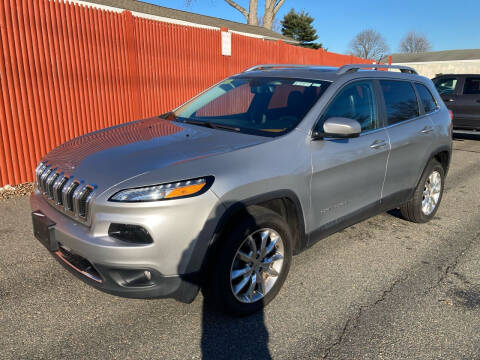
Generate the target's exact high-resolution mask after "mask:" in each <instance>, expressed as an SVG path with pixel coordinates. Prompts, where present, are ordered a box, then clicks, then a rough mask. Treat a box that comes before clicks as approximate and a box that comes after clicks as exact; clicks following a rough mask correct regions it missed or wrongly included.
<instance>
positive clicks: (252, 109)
mask: <svg viewBox="0 0 480 360" xmlns="http://www.w3.org/2000/svg"><path fill="white" fill-rule="evenodd" d="M329 85H330V82H327V81H321V80H308V79H278V78H267V77H262V78H247V77H245V78H243V77H242V78H239V77H237V78H230V79H226V80H224V81H222V82H221V83H220V84H218V85H217V86H215V87H213V88H211V89H210V90H208V91H206V92H205V93H203V94H202V95H200V96H199V97H197V98H194V99H193V100H191V101H189V102H187V103H186V104H185V105H183V106H181V107H180V108H179V109H177V110H176V111H175V116H176V117H177V120H178V121H184V122H187V121H192V122H195V123H197V124H198V123H199V122H202V123H208V124H207V125H209V126H212V127H215V125H225V126H228V127H234V128H235V129H238V130H239V131H241V132H245V133H250V134H256V135H264V136H278V135H281V134H284V133H286V132H288V131H290V130H292V129H293V128H295V127H296V126H297V125H298V123H300V121H302V119H303V117H304V116H305V115H306V114H307V112H308V111H309V110H310V108H311V107H312V106H313V104H315V102H316V101H317V100H318V99H319V97H320V96H321V95H322V94H323V92H324V91H325V90H326V89H327V87H328V86H329ZM219 128H220V129H222V128H221V127H219Z"/></svg>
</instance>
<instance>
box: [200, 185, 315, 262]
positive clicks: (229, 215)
mask: <svg viewBox="0 0 480 360" xmlns="http://www.w3.org/2000/svg"><path fill="white" fill-rule="evenodd" d="M251 206H259V207H264V208H267V209H270V210H272V211H274V212H275V213H277V214H279V215H280V216H282V217H283V218H284V219H285V221H286V222H287V224H288V225H289V227H290V229H291V231H292V234H291V235H292V237H293V241H294V244H293V253H294V254H298V253H299V252H301V251H302V250H303V249H305V248H306V245H307V236H306V232H305V217H304V212H303V209H302V205H301V203H300V200H299V198H298V196H297V195H296V194H295V193H294V192H293V191H291V190H287V189H285V190H277V191H272V192H269V193H265V194H262V195H257V196H253V197H251V198H248V199H244V200H241V201H236V202H232V203H227V204H225V207H226V210H225V212H224V213H223V214H222V216H221V217H220V219H219V221H218V223H217V225H216V228H215V231H214V235H213V237H212V241H211V243H210V244H209V247H208V249H207V254H206V256H205V258H204V261H203V266H202V271H205V269H207V268H208V264H209V263H210V260H211V259H212V258H213V257H214V255H215V253H216V251H217V249H218V246H219V244H220V242H219V241H218V240H219V239H220V238H221V236H222V235H223V233H224V232H225V231H226V230H227V229H228V228H229V226H230V224H232V223H233V221H234V220H235V218H237V217H238V216H241V215H242V212H245V211H247V209H248V208H249V207H251Z"/></svg>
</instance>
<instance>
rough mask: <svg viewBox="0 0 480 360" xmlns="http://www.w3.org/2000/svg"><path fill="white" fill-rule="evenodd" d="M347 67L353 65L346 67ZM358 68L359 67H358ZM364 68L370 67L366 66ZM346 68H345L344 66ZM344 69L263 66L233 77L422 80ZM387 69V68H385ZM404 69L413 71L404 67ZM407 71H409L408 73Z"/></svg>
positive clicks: (408, 75)
mask: <svg viewBox="0 0 480 360" xmlns="http://www.w3.org/2000/svg"><path fill="white" fill-rule="evenodd" d="M348 66H349V67H351V66H354V65H348ZM358 66H360V65H358ZM365 66H372V65H371V64H366V65H365ZM345 67H346V66H345ZM345 67H329V66H315V65H307V66H299V65H285V66H281V65H265V67H262V66H261V65H258V66H257V67H256V68H255V67H254V68H252V69H248V70H247V71H244V72H242V73H239V74H237V75H235V77H249V78H252V77H253V78H261V77H269V78H270V77H271V78H290V79H309V80H323V81H331V82H334V81H336V80H338V79H340V78H344V77H346V76H348V77H349V78H356V77H358V78H368V77H375V78H382V77H385V78H398V79H404V80H405V79H408V80H414V79H416V80H420V79H422V80H424V79H425V78H424V77H423V76H419V75H417V74H412V73H406V72H397V71H379V70H364V69H361V68H358V69H357V68H353V69H348V68H347V69H346V70H345V69H344V68H345ZM386 67H387V66H386ZM392 68H395V67H392ZM405 68H406V69H410V70H413V69H411V68H408V67H405ZM410 70H409V71H410ZM413 71H414V70H413Z"/></svg>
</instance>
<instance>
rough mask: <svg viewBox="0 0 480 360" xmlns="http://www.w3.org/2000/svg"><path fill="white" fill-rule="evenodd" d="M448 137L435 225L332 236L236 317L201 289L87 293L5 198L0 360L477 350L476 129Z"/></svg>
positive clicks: (20, 208)
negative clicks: (182, 298)
mask: <svg viewBox="0 0 480 360" xmlns="http://www.w3.org/2000/svg"><path fill="white" fill-rule="evenodd" d="M454 147H455V151H454V157H453V163H452V166H451V170H450V173H449V176H448V178H447V187H446V193H445V196H444V199H443V203H442V206H441V208H440V211H439V212H438V214H437V216H436V218H435V219H434V220H433V221H432V222H430V223H429V224H425V225H415V224H411V223H408V222H406V221H403V220H401V219H399V218H398V217H396V216H395V215H394V214H393V215H391V214H382V215H379V216H377V217H375V218H372V219H369V220H367V221H364V222H362V223H360V224H357V225H355V226H352V227H350V228H348V229H346V230H344V231H342V232H340V233H338V234H335V235H333V236H330V237H329V238H327V239H325V240H323V241H321V242H319V243H318V244H317V245H315V246H314V247H313V248H312V249H310V250H308V251H307V252H304V253H302V254H301V255H299V256H297V257H295V258H294V264H293V266H292V268H291V272H290V275H289V277H288V279H287V282H286V283H285V285H284V288H283V290H282V291H281V293H280V294H279V296H278V297H277V299H275V300H274V301H273V302H272V303H271V304H270V306H269V307H268V308H267V309H266V311H265V313H264V314H258V315H255V316H251V317H249V318H244V319H231V318H227V317H224V316H220V315H216V314H213V313H211V312H209V311H206V310H205V309H204V308H203V298H202V297H201V296H199V297H198V298H197V299H196V300H195V302H194V303H193V304H190V305H185V304H181V303H178V302H175V301H173V300H149V301H145V300H132V299H122V298H117V297H114V296H111V295H107V294H104V293H101V292H99V291H97V290H94V289H92V288H90V287H88V286H87V285H85V284H83V283H82V282H81V281H79V280H77V279H76V278H74V277H73V276H72V275H70V274H69V273H68V272H66V271H65V270H64V269H63V268H62V267H61V266H60V265H59V264H58V263H57V262H56V261H55V260H54V259H53V258H51V257H50V256H49V255H48V254H47V252H46V250H44V248H43V247H42V246H41V245H40V244H39V243H38V242H37V241H36V240H35V239H34V238H33V236H32V235H31V225H30V212H29V208H28V200H27V199H26V198H21V199H16V200H7V201H3V202H0V214H1V216H0V358H1V359H34V358H48V359H57V358H62V359H65V358H75V359H77V358H78V359H82V358H83V359H92V358H105V359H107V358H118V359H126V358H132V359H133V358H135V359H136V358H141V359H196V358H201V357H202V355H203V357H204V358H206V359H223V358H225V359H232V358H269V357H272V358H275V359H295V358H312V359H315V358H329V359H373V358H379V359H383V358H385V359H404V358H410V359H474V358H480V332H479V329H480V241H479V240H480V208H479V204H480V138H479V139H475V137H472V136H463V137H462V139H459V140H457V141H455V145H454Z"/></svg>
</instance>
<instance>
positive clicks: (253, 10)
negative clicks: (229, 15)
mask: <svg viewBox="0 0 480 360" xmlns="http://www.w3.org/2000/svg"><path fill="white" fill-rule="evenodd" d="M225 1H226V2H227V4H228V5H230V6H232V7H233V8H234V9H236V10H238V11H240V12H241V13H242V15H243V16H245V19H246V20H247V24H249V25H258V19H257V9H258V0H250V6H249V9H248V11H247V9H245V8H244V7H242V6H240V5H239V4H237V3H236V2H235V1H233V0H225Z"/></svg>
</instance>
